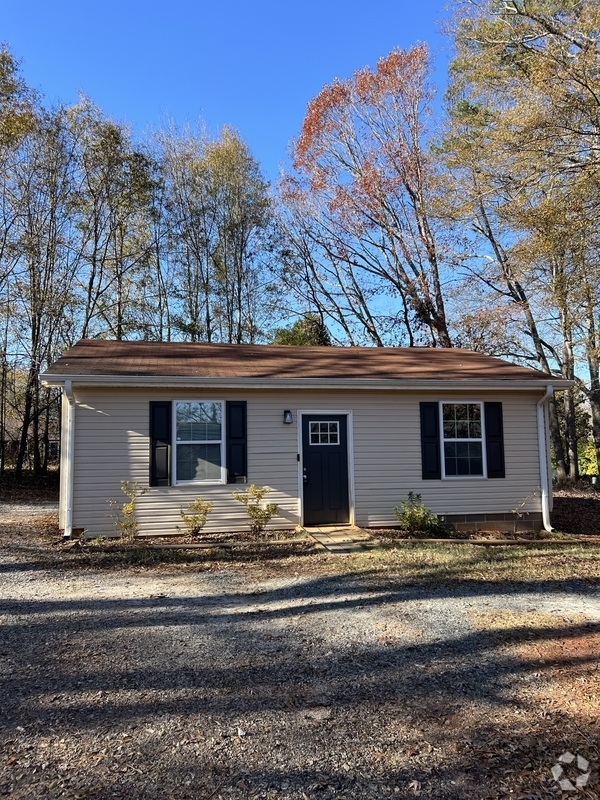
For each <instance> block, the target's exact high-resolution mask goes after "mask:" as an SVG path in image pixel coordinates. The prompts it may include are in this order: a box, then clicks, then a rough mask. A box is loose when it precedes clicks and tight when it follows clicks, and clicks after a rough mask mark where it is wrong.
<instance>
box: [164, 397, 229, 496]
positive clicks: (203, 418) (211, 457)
mask: <svg viewBox="0 0 600 800" xmlns="http://www.w3.org/2000/svg"><path fill="white" fill-rule="evenodd" d="M222 465H223V404H222V403H221V402H210V401H202V402H177V403H175V481H176V482H177V483H192V482H193V483H202V482H203V483H215V482H222V483H224V482H225V479H224V474H223V467H222Z"/></svg>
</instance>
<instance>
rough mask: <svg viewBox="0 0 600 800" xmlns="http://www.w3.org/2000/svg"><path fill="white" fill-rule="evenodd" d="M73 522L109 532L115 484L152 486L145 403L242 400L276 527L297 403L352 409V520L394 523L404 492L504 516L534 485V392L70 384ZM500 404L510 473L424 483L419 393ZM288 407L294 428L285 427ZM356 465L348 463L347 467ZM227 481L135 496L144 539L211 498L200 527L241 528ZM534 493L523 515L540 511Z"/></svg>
mask: <svg viewBox="0 0 600 800" xmlns="http://www.w3.org/2000/svg"><path fill="white" fill-rule="evenodd" d="M74 391H75V397H76V401H77V407H76V423H75V470H74V473H75V477H74V512H73V525H74V527H75V528H85V531H86V536H101V535H104V536H106V535H111V534H114V526H113V523H112V521H111V519H110V516H109V513H110V509H109V506H108V500H109V499H111V498H112V499H114V500H116V501H117V502H118V503H120V504H121V503H123V502H124V500H125V497H124V495H123V494H122V493H121V490H120V481H121V480H124V479H128V480H130V481H138V482H139V483H140V484H141V485H142V486H146V487H147V486H148V472H149V464H148V459H149V443H148V414H149V401H150V400H186V399H197V400H223V401H225V400H246V401H247V403H248V416H247V427H248V431H247V435H248V479H249V482H251V483H256V484H260V485H267V486H270V487H272V489H273V492H272V494H270V495H269V500H270V501H272V502H275V503H277V504H278V505H279V509H280V514H279V516H278V517H276V518H274V519H273V520H272V523H271V526H272V527H279V528H291V527H294V526H295V525H297V524H298V522H299V498H298V461H297V452H298V429H297V425H298V423H299V419H298V410H299V409H301V410H307V411H308V410H311V409H313V410H323V411H325V410H329V411H349V412H352V430H351V431H349V435H350V436H353V471H354V487H355V496H354V504H353V505H354V508H355V521H356V523H357V524H358V525H364V526H377V525H389V524H393V523H394V522H395V517H394V514H393V508H394V506H395V505H397V504H398V503H399V502H400V500H402V499H404V498H405V497H406V495H407V494H408V492H409V491H414V492H419V493H420V494H422V496H423V501H424V502H425V503H426V505H428V506H429V507H430V508H431V509H432V510H433V511H435V512H436V513H438V514H458V513H460V514H474V513H508V512H510V511H512V510H513V509H514V508H516V507H517V506H519V505H520V504H521V503H522V502H524V501H526V499H527V497H528V496H529V495H530V494H531V493H533V492H535V491H536V490H537V489H538V487H539V484H540V477H539V464H538V446H537V429H536V410H535V404H536V401H537V400H538V399H539V397H540V396H541V395H540V393H536V392H531V393H520V392H512V393H510V392H505V393H497V392H494V393H489V392H488V393H482V392H478V393H477V392H474V393H467V392H464V393H461V394H457V393H443V392H440V393H435V394H433V393H424V392H405V393H402V392H397V391H377V392H372V391H354V392H347V393H340V392H330V391H325V390H324V391H319V392H317V391H302V390H297V391H291V390H285V391H283V390H282V391H272V392H268V391H258V390H248V391H231V390H227V391H221V392H219V391H210V392H200V391H197V390H173V391H171V390H149V389H114V388H96V387H94V388H81V387H74ZM442 399H443V400H465V399H472V400H482V401H485V400H496V401H497V400H500V401H501V402H502V404H503V416H504V449H505V459H506V478H505V479H496V480H487V479H481V478H452V479H447V480H437V481H423V480H422V479H421V444H420V416H419V402H420V401H423V400H429V401H431V400H442ZM287 408H289V409H291V410H292V413H293V417H294V423H293V424H292V425H284V424H283V411H284V409H287ZM351 467H352V465H351ZM240 488H243V487H242V486H240V485H237V486H236V485H232V484H225V485H219V484H212V485H209V484H204V485H183V486H169V487H152V488H150V489H149V490H148V493H147V494H146V495H144V496H143V497H142V498H140V500H139V502H138V514H137V517H138V519H139V522H140V529H141V533H142V534H153V535H167V534H173V533H177V525H178V524H180V519H179V509H180V508H181V507H182V506H185V505H186V504H187V503H188V502H189V501H190V500H192V499H194V498H195V497H198V496H202V497H204V498H205V499H208V500H212V501H213V503H214V510H213V512H212V514H211V515H210V516H209V522H208V524H207V527H206V530H207V531H214V532H216V531H229V530H240V529H244V528H246V527H247V517H246V514H245V510H244V508H243V507H242V506H241V505H240V504H239V503H237V502H235V501H234V500H233V498H232V496H231V492H232V491H234V490H236V489H240ZM540 507H541V506H540V499H539V496H537V497H535V498H531V497H530V498H529V500H527V501H526V505H525V507H524V510H531V511H539V509H540Z"/></svg>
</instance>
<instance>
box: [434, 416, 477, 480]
mask: <svg viewBox="0 0 600 800" xmlns="http://www.w3.org/2000/svg"><path fill="white" fill-rule="evenodd" d="M440 405H441V417H442V420H441V422H442V432H443V465H444V477H457V476H465V475H478V476H480V477H482V476H483V475H484V470H483V455H484V453H483V420H482V418H483V414H482V404H481V403H441V404H440Z"/></svg>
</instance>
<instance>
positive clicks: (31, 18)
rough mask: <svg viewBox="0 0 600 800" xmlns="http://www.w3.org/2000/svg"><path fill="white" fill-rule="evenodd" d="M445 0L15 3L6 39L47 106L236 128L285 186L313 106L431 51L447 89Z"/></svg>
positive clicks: (1, 25)
mask: <svg viewBox="0 0 600 800" xmlns="http://www.w3.org/2000/svg"><path fill="white" fill-rule="evenodd" d="M444 5H445V0H418V1H415V0H362V1H359V0H346V1H345V2H344V1H343V0H320V2H319V1H318V0H304V2H302V3H298V2H289V0H288V2H286V0H253V2H249V1H248V0H246V2H243V0H230V2H226V1H225V2H221V3H215V2H206V0H200V1H199V2H192V0H172V2H170V3H165V2H158V1H157V0H148V1H147V2H144V3H142V2H140V1H139V0H119V2H116V1H115V0H102V2H86V0H79V1H78V2H75V0H53V2H48V0H23V2H21V3H17V2H14V0H4V1H3V2H0V8H1V16H0V42H4V43H6V44H8V46H9V48H10V50H11V52H12V53H13V55H14V56H16V57H17V58H18V59H20V60H21V69H22V73H23V76H24V78H25V80H26V81H27V83H28V84H29V85H30V86H34V87H35V88H37V89H39V90H40V91H42V92H43V94H44V95H45V97H46V101H47V102H48V103H51V104H52V103H56V102H59V101H61V102H64V103H72V102H75V101H76V99H77V92H78V90H81V91H83V92H84V93H85V94H86V95H88V96H89V97H90V98H91V99H92V100H93V101H94V102H96V103H97V104H98V105H99V106H100V107H101V108H102V110H103V111H104V113H105V114H106V115H107V116H110V117H112V118H113V119H116V120H119V121H122V122H126V123H128V124H129V125H130V127H131V128H132V130H133V131H134V133H135V134H136V135H142V134H143V133H144V132H145V131H146V130H148V129H150V128H152V127H157V126H159V125H160V124H161V123H164V122H166V120H168V119H172V120H174V121H175V122H176V123H178V124H180V125H183V124H185V123H194V122H196V121H197V120H199V119H202V120H203V121H204V122H205V123H206V125H207V127H208V130H209V131H210V132H211V133H217V132H218V130H219V129H220V128H221V126H222V125H224V124H229V125H231V126H233V127H234V128H236V129H237V130H238V131H239V132H240V134H241V136H242V138H243V139H244V140H245V141H246V142H247V143H248V145H249V146H250V149H251V151H252V153H253V154H254V156H255V157H256V158H257V159H258V160H259V162H260V164H261V168H262V171H263V174H264V175H265V177H266V178H268V179H269V180H272V181H273V180H276V178H277V174H278V170H279V165H280V164H285V163H286V154H287V149H288V144H289V141H290V139H291V138H292V137H294V136H296V135H297V134H298V132H299V130H300V126H301V123H302V119H303V117H304V113H305V111H306V106H307V103H308V102H309V101H310V99H311V98H312V97H313V96H314V95H315V94H316V93H317V92H318V91H319V90H320V89H321V87H322V86H323V85H324V84H326V83H329V82H331V81H332V80H333V78H335V77H339V78H345V77H348V76H349V75H350V74H351V73H352V72H353V71H354V70H356V69H358V68H360V67H362V66H365V65H369V66H374V65H375V64H376V62H377V59H378V58H379V57H380V56H382V55H385V54H386V53H388V52H389V51H390V50H391V49H392V48H393V47H402V48H406V47H410V46H411V45H412V44H414V43H415V42H417V41H425V42H427V43H428V44H429V46H430V49H431V52H432V55H433V56H434V57H435V60H436V71H435V81H436V83H437V84H438V85H440V86H441V87H443V82H444V78H445V69H446V63H447V59H448V52H447V47H448V43H447V42H446V40H444V39H443V38H442V37H441V36H440V33H439V28H440V23H441V21H442V20H443V19H444V17H445V15H446V12H445V11H444Z"/></svg>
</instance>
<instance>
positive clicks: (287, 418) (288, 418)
mask: <svg viewBox="0 0 600 800" xmlns="http://www.w3.org/2000/svg"><path fill="white" fill-rule="evenodd" d="M293 421H294V418H293V417H292V412H291V411H289V409H286V410H285V411H284V412H283V422H284V424H285V425H291V424H292V422H293Z"/></svg>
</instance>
